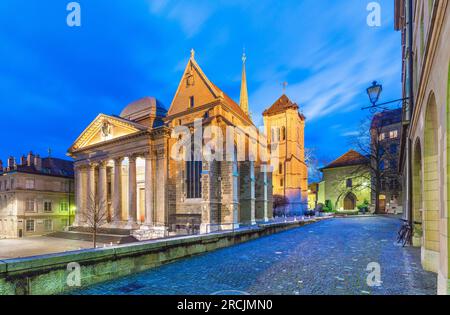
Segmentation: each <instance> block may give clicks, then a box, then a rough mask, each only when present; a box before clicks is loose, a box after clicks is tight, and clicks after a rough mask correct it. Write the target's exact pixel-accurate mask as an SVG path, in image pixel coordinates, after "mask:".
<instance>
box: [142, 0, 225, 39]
mask: <svg viewBox="0 0 450 315" xmlns="http://www.w3.org/2000/svg"><path fill="white" fill-rule="evenodd" d="M149 3H150V12H151V13H153V14H156V15H163V16H165V17H166V18H168V19H169V20H171V21H172V22H177V23H179V25H180V27H181V29H182V30H183V32H184V33H185V35H186V36H187V38H190V37H192V36H194V35H196V34H197V33H198V32H200V31H201V29H202V26H203V25H204V24H205V22H206V21H207V20H208V19H209V17H210V16H211V15H212V14H213V13H214V11H215V10H216V6H215V5H214V2H213V1H200V2H193V1H188V0H176V1H173V0H172V1H170V0H156V1H153V0H152V1H150V2H149Z"/></svg>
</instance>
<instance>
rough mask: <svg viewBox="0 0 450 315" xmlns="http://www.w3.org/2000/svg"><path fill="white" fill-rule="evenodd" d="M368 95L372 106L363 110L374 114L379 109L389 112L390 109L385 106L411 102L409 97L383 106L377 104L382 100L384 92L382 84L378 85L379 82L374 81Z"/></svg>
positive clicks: (368, 89)
mask: <svg viewBox="0 0 450 315" xmlns="http://www.w3.org/2000/svg"><path fill="white" fill-rule="evenodd" d="M366 91H367V95H368V96H369V100H370V103H371V104H372V105H371V106H367V107H363V108H362V110H365V109H369V110H370V111H371V112H372V113H374V112H375V111H376V110H377V109H379V108H381V109H384V110H387V109H388V108H387V107H385V105H388V104H392V103H398V102H407V101H408V100H409V98H408V97H405V98H400V99H398V100H393V101H389V102H386V103H382V104H377V102H378V100H379V99H380V95H381V92H382V91H383V86H382V85H381V84H378V82H377V81H373V82H372V85H371V86H369V87H368V88H367V89H366Z"/></svg>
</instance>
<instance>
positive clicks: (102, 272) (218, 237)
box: [0, 219, 320, 295]
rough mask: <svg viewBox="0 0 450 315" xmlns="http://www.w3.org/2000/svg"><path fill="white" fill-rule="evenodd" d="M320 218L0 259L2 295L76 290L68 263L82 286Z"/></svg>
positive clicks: (0, 289)
mask: <svg viewBox="0 0 450 315" xmlns="http://www.w3.org/2000/svg"><path fill="white" fill-rule="evenodd" d="M318 220H320V219H314V220H310V221H306V222H286V223H284V222H283V223H267V224H260V225H258V226H257V227H253V228H249V229H244V230H238V231H230V232H220V233H213V234H207V235H197V236H187V237H179V238H173V239H165V240H159V241H146V242H141V243H137V244H136V243H134V244H129V245H123V246H118V247H111V248H101V249H92V250H80V251H73V252H65V253H58V254H51V255H43V256H36V257H28V258H19V259H10V260H5V261H0V295H5V294H10V295H11V294H20V295H26V294H34V295H41V294H60V293H64V292H67V291H70V290H71V289H77V288H74V287H70V286H69V285H68V284H67V278H68V276H69V274H71V272H72V269H70V268H69V270H68V266H69V264H70V263H77V264H79V266H80V267H81V268H80V275H81V286H82V287H84V286H89V285H92V284H96V283H100V282H103V281H107V280H112V279H116V278H119V277H122V276H126V275H130V274H133V273H137V272H141V271H144V270H147V269H150V268H153V267H157V266H160V265H162V264H166V263H169V262H173V261H175V260H178V259H180V258H185V257H189V256H192V255H197V254H201V253H205V252H209V251H213V250H216V249H219V248H224V247H227V246H232V245H235V244H239V243H242V242H246V241H250V240H253V239H256V238H258V237H261V236H266V235H270V234H273V233H277V232H281V231H285V230H288V229H292V228H295V227H299V226H302V225H305V224H309V223H313V222H316V221H318Z"/></svg>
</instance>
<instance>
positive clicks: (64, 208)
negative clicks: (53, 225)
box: [59, 201, 69, 212]
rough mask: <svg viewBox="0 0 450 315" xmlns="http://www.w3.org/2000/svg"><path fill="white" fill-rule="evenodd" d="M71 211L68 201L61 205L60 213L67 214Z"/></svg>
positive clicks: (62, 202)
mask: <svg viewBox="0 0 450 315" xmlns="http://www.w3.org/2000/svg"><path fill="white" fill-rule="evenodd" d="M68 210H69V204H68V203H67V202H66V201H61V203H60V204H59V211H63V212H67V211H68Z"/></svg>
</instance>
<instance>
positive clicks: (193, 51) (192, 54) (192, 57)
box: [191, 48, 195, 59]
mask: <svg viewBox="0 0 450 315" xmlns="http://www.w3.org/2000/svg"><path fill="white" fill-rule="evenodd" d="M191 59H195V50H194V48H192V49H191Z"/></svg>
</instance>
